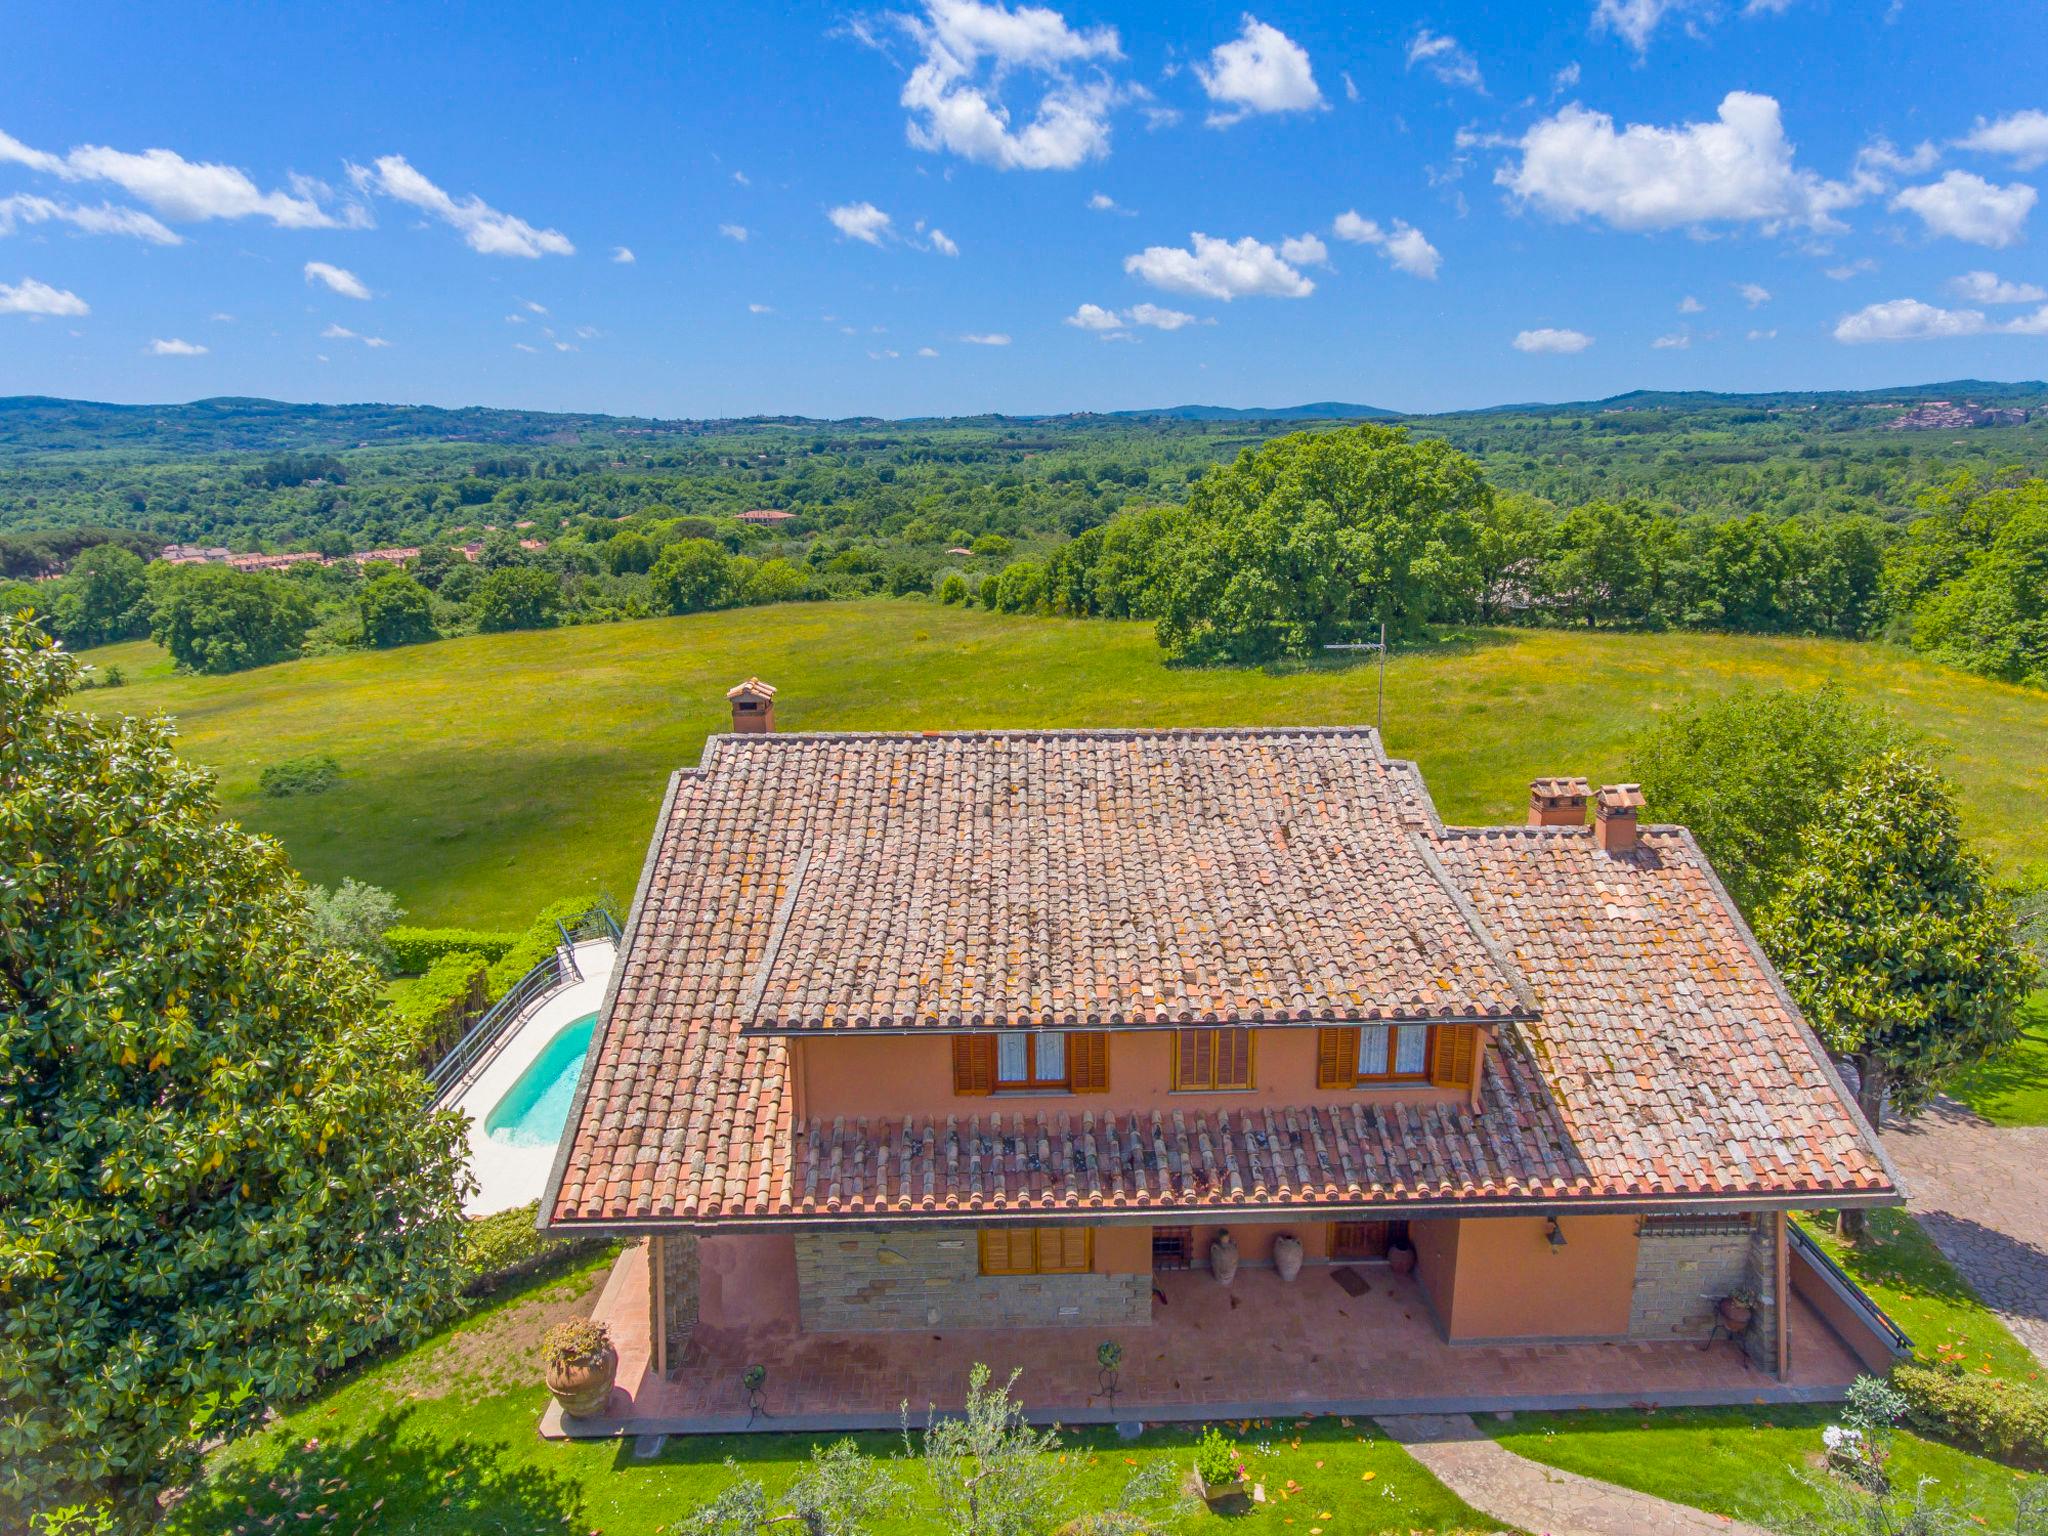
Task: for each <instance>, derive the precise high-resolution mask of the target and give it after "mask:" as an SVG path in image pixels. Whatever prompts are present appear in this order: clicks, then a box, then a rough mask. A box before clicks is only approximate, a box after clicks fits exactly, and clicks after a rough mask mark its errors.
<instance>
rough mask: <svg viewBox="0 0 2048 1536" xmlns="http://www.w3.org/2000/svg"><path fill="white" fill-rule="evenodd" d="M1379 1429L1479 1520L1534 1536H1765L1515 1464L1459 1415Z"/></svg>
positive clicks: (1610, 1487)
mask: <svg viewBox="0 0 2048 1536" xmlns="http://www.w3.org/2000/svg"><path fill="white" fill-rule="evenodd" d="M1380 1426H1381V1427H1382V1428H1383V1429H1385V1430H1386V1432H1387V1433H1388V1434H1389V1435H1390V1436H1392V1437H1393V1438H1394V1439H1396V1440H1398V1441H1400V1442H1401V1444H1402V1445H1404V1446H1406V1447H1407V1448H1408V1453H1409V1454H1410V1455H1411V1456H1413V1457H1414V1458H1415V1459H1416V1460H1417V1461H1419V1462H1421V1463H1422V1464H1423V1465H1424V1466H1425V1467H1427V1468H1429V1470H1430V1471H1431V1472H1433V1473H1435V1474H1436V1477H1437V1479H1438V1480H1439V1481H1440V1482H1442V1483H1443V1484H1444V1486H1445V1487H1447V1488H1449V1489H1450V1490H1451V1492H1453V1493H1455V1494H1456V1495H1457V1496H1458V1497H1459V1498H1461V1499H1463V1500H1464V1501H1465V1502H1466V1503H1467V1504H1470V1505H1471V1506H1472V1507H1473V1508H1474V1509H1476V1510H1479V1511H1480V1512H1481V1513H1482V1514H1486V1515H1491V1516H1492V1517H1493V1518H1494V1519H1496V1520H1500V1521H1503V1522H1505V1523H1506V1524H1508V1525H1512V1526H1516V1527H1519V1528H1520V1529H1522V1530H1525V1531H1529V1532H1532V1533H1535V1536H1770V1533H1769V1532H1768V1531H1766V1530H1765V1529H1764V1528H1763V1527H1761V1526H1756V1525H1745V1524H1744V1523H1743V1522H1742V1521H1740V1520H1730V1519H1728V1518H1727V1517H1726V1516H1724V1515H1710V1514H1708V1513H1707V1512H1706V1511H1705V1510H1700V1509H1694V1508H1692V1507H1691V1506H1689V1505H1685V1504H1674V1503H1672V1502H1671V1501H1670V1500H1669V1499H1660V1498H1657V1497H1656V1496H1654V1495H1652V1494H1647V1493H1638V1492H1636V1491H1635V1490H1634V1489H1633V1488H1618V1487H1616V1486H1615V1485H1614V1484H1613V1483H1603V1482H1599V1481H1596V1480H1595V1479H1593V1478H1590V1477H1581V1476H1579V1474H1578V1473H1576V1472H1560V1471H1558V1470H1557V1469H1556V1468H1555V1467H1546V1466H1543V1465H1542V1464H1540V1463H1538V1462H1534V1461H1530V1460H1529V1459H1528V1458H1527V1457H1524V1456H1517V1455H1516V1454H1515V1453H1514V1452H1513V1451H1510V1450H1508V1449H1506V1448H1505V1447H1503V1446H1502V1445H1501V1444H1500V1443H1499V1442H1498V1441H1496V1440H1494V1439H1493V1438H1492V1437H1490V1436H1489V1435H1487V1434H1486V1432H1485V1431H1484V1430H1482V1429H1480V1427H1479V1426H1478V1425H1477V1424H1475V1423H1473V1422H1472V1420H1471V1418H1470V1416H1468V1415H1466V1414H1462V1413H1452V1414H1426V1415H1425V1414H1418V1415H1415V1416H1412V1417H1405V1418H1401V1417H1397V1418H1383V1419H1381V1420H1380Z"/></svg>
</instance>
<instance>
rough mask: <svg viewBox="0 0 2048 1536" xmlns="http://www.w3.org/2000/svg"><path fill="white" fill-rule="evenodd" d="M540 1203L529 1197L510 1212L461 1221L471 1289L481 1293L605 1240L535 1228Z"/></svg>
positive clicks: (461, 1258) (461, 1249)
mask: <svg viewBox="0 0 2048 1536" xmlns="http://www.w3.org/2000/svg"><path fill="white" fill-rule="evenodd" d="M539 1215H540V1202H539V1201H538V1200H529V1201H527V1202H526V1204H524V1205H520V1206H514V1207H513V1208H512V1209H511V1210H509V1211H499V1212H497V1213H495V1214H494V1215H490V1216H478V1217H475V1218H473V1219H471V1220H469V1221H466V1222H464V1223H463V1224H462V1241H461V1244H460V1247H459V1249H458V1250H457V1257H458V1261H459V1262H460V1264H461V1265H462V1268H463V1271H464V1272H465V1273H466V1274H467V1275H468V1276H469V1291H470V1294H472V1295H480V1294H482V1293H483V1292H485V1291H488V1290H490V1289H491V1288H492V1287H493V1286H496V1285H498V1284H501V1283H502V1282H504V1281H506V1280H509V1279H511V1278H513V1277H514V1276H516V1275H523V1274H525V1273H527V1272H528V1271H529V1270H533V1269H538V1268H539V1267H540V1266H541V1265H543V1264H546V1263H547V1262H548V1261H550V1260H551V1259H557V1258H565V1257H567V1256H568V1255H570V1254H572V1253H580V1252H582V1251H583V1250H584V1249H586V1248H590V1247H594V1246H597V1245H598V1244H600V1243H601V1242H602V1241H603V1240H602V1239H597V1238H588V1237H553V1236H550V1235H549V1234H547V1233H545V1232H540V1231H537V1230H535V1228H534V1221H535V1220H536V1219H537V1218H538V1217H539Z"/></svg>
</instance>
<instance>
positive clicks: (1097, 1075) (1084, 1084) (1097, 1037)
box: [1067, 1029, 1109, 1093]
mask: <svg viewBox="0 0 2048 1536" xmlns="http://www.w3.org/2000/svg"><path fill="white" fill-rule="evenodd" d="M1067 1065H1068V1068H1069V1077H1068V1082H1067V1086H1068V1087H1069V1088H1071V1089H1072V1090H1073V1091H1074V1092H1075V1093H1107V1092H1109V1036H1108V1034H1107V1033H1105V1032H1104V1031H1102V1030H1099V1029H1096V1030H1083V1031H1081V1032H1080V1033H1078V1034H1075V1035H1074V1036H1073V1037H1071V1038H1070V1039H1069V1040H1068V1041H1067Z"/></svg>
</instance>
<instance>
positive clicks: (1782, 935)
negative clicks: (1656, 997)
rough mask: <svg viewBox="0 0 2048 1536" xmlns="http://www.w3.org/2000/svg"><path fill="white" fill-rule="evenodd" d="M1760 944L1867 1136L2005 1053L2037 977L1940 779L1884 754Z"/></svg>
mask: <svg viewBox="0 0 2048 1536" xmlns="http://www.w3.org/2000/svg"><path fill="white" fill-rule="evenodd" d="M1805 844H1806V846H1805V858H1804V860H1803V862H1802V863H1801V864H1800V866H1799V867H1798V868H1797V869H1796V870H1794V871H1793V872H1792V873H1791V874H1790V875H1789V876H1788V877H1787V878H1786V880H1785V881H1784V883H1783V885H1782V886H1780V888H1779V889H1778V892H1777V894H1776V895H1774V896H1773V897H1772V898H1771V900H1770V902H1769V903H1768V904H1767V905H1766V906H1765V908H1764V909H1763V911H1762V913H1761V914H1760V915H1759V918H1758V923H1757V933H1758V937H1759V938H1760V939H1761V940H1762V941H1763V943H1764V946H1765V947H1766V948H1767V949H1768V950H1769V951H1770V953H1771V957H1772V958H1773V959H1774V960H1775V961H1776V962H1777V964H1778V968H1779V970H1780V971H1782V972H1783V973H1784V977H1785V985H1786V986H1787V987H1788V988H1789V989H1790V991H1791V993H1792V996H1793V997H1794V998H1795V999H1796V1000H1797V1001H1798V1003H1799V1006H1800V1007H1801V1008H1802V1009H1803V1010H1804V1011H1805V1013H1806V1017H1807V1019H1808V1020H1809V1021H1810V1022H1811V1023H1812V1025H1813V1027H1814V1029H1815V1030H1816V1031H1818V1032H1819V1034H1820V1037H1821V1040H1822V1041H1823V1042H1824V1043H1825V1044H1826V1045H1827V1048H1828V1049H1829V1051H1831V1052H1832V1053H1834V1054H1835V1055H1837V1056H1843V1057H1847V1058H1849V1059H1850V1060H1852V1061H1854V1062H1855V1064H1856V1070H1857V1073H1858V1076H1859V1078H1860V1080H1861V1081H1860V1085H1859V1087H1858V1090H1857V1098H1858V1101H1859V1102H1860V1103H1861V1105H1862V1107H1863V1113H1864V1115H1865V1117H1866V1118H1868V1119H1869V1121H1870V1123H1871V1125H1872V1126H1876V1125H1877V1124H1878V1123H1879V1114H1880V1112H1881V1111H1882V1109H1883V1108H1884V1106H1885V1104H1886V1102H1887V1100H1889V1102H1890V1103H1891V1104H1892V1105H1893V1106H1894V1107H1895V1108H1896V1109H1898V1110H1899V1111H1900V1112H1902V1113H1905V1114H1912V1113H1913V1112H1914V1111H1916V1110H1917V1109H1919V1108H1920V1107H1921V1106H1922V1105H1924V1104H1925V1103H1926V1102H1927V1100H1928V1099H1929V1097H1931V1096H1932V1094H1933V1093H1934V1091H1935V1089H1936V1088H1937V1087H1938V1086H1939V1085H1940V1083H1941V1081H1942V1079H1943V1078H1944V1077H1946V1076H1947V1075H1948V1074H1949V1073H1951V1072H1952V1071H1954V1070H1955V1069H1956V1068H1958V1067H1961V1066H1964V1065H1967V1064H1968V1063H1970V1062H1973V1061H1977V1060H1980V1059H1981V1058H1982V1057H1983V1056H1985V1055H1986V1054H1987V1053H1989V1052H1991V1051H1993V1050H1996V1049H1998V1048H1999V1047H2000V1046H2002V1045H2005V1044H2007V1043H2009V1042H2010V1041H2011V1040H2012V1039H2013V1038H2014V1037H2015V1036H2016V1035H2017V1034H2018V1031H2019V1012H2020V1005H2021V1003H2022V1002H2023V1001H2024V999H2025V997H2026V994H2027V990H2028V988H2029V986H2031V985H2032V983H2033V980H2034V978H2035V974H2036V968H2035V965H2034V962H2033V960H2032V959H2031V957H2030V956H2029V955H2028V954H2027V952H2026V949H2025V947H2024V945H2023V944H2022V943H2021V939H2020V932H2019V924H2018V921H2017V919H2016V918H2015V916H2014V913H2013V910H2012V908H2011V906H2010V904H2009V903H2008V902H2007V901H2006V900H2005V898H2004V897H2003V896H2002V895H2001V894H2000V892H1999V891H1998V890H1997V888H1996V887H1995V886H1994V885H1993V883H1992V881H1991V878H1990V874H1989V871H1988V870H1987V869H1986V868H1985V865H1984V861H1983V860H1982V859H1981V858H1979V857H1978V856H1977V855H1976V854H1974V853H1971V852H1970V851H1969V850H1968V849H1967V848H1966V847H1965V846H1964V845H1963V838H1962V832H1961V828H1960V826H1959V824H1958V818H1957V815H1956V808H1955V803H1954V801H1953V800H1952V799H1951V797H1950V795H1949V791H1948V787H1947V785H1946V784H1944V783H1943V781H1942V779H1941V776H1940V775H1939V774H1937V773H1935V772H1934V770H1933V769H1931V768H1929V767H1928V766H1927V765H1926V764H1924V763H1922V762H1919V761H1917V760H1916V759H1914V758H1913V757H1911V756H1909V755H1907V754H1906V753H1903V752H1897V751H1894V752H1888V753H1885V754H1884V755H1883V756H1881V757H1879V758H1878V759H1876V760H1875V761H1874V762H1872V763H1871V764H1870V765H1869V766H1867V767H1866V768H1865V769H1864V770H1863V771H1862V772H1860V773H1859V774H1857V775H1855V776H1854V777H1853V778H1851V779H1850V780H1849V781H1848V782H1847V783H1846V784H1844V785H1843V786H1842V788H1841V789H1839V790H1837V791H1836V792H1835V793H1833V794H1831V795H1829V796H1828V797H1827V798H1826V799H1825V800H1824V801H1823V802H1822V803H1821V811H1820V815H1819V816H1818V817H1817V818H1816V819H1815V821H1814V823H1813V825H1812V827H1811V828H1809V830H1808V832H1807V835H1806V840H1805Z"/></svg>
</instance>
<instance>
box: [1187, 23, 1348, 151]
mask: <svg viewBox="0 0 2048 1536" xmlns="http://www.w3.org/2000/svg"><path fill="white" fill-rule="evenodd" d="M1195 74H1196V76H1197V77H1198V78H1199V79H1200V80H1201V82H1202V89H1203V90H1205V91H1207V92H1208V93H1209V99H1210V100H1211V101H1213V102H1216V103H1217V104H1218V105H1217V108H1216V110H1214V111H1212V112H1211V113H1210V114H1209V117H1208V122H1209V126H1210V127H1212V128H1227V127H1229V126H1230V124H1232V123H1236V122H1242V121H1243V120H1244V119H1245V118H1247V117H1250V116H1252V115H1253V114H1255V113H1260V112H1306V111H1309V110H1311V109H1313V108H1316V107H1320V106H1322V105H1323V93H1322V91H1321V90H1319V89H1318V88H1317V86H1316V77H1315V71H1314V70H1313V69H1311V68H1310V67H1309V61H1308V52H1307V50H1305V49H1304V48H1303V47H1302V46H1301V44H1299V43H1297V42H1295V41H1294V39H1293V38H1291V37H1289V36H1288V35H1287V34H1286V33H1285V32H1282V31H1281V30H1280V29H1279V28H1278V27H1271V26H1268V25H1267V24H1266V23H1265V22H1263V21H1260V20H1259V19H1258V18H1257V17H1256V16H1253V15H1252V14H1251V13H1250V12H1246V13H1245V18H1244V30H1243V31H1242V32H1240V33H1239V34H1238V36H1237V38H1236V39H1235V40H1234V41H1232V42H1228V43H1219V44H1217V46H1216V47H1215V49H1214V50H1213V51H1212V52H1211V53H1210V54H1209V62H1208V63H1207V64H1197V65H1196V66H1195Z"/></svg>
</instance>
